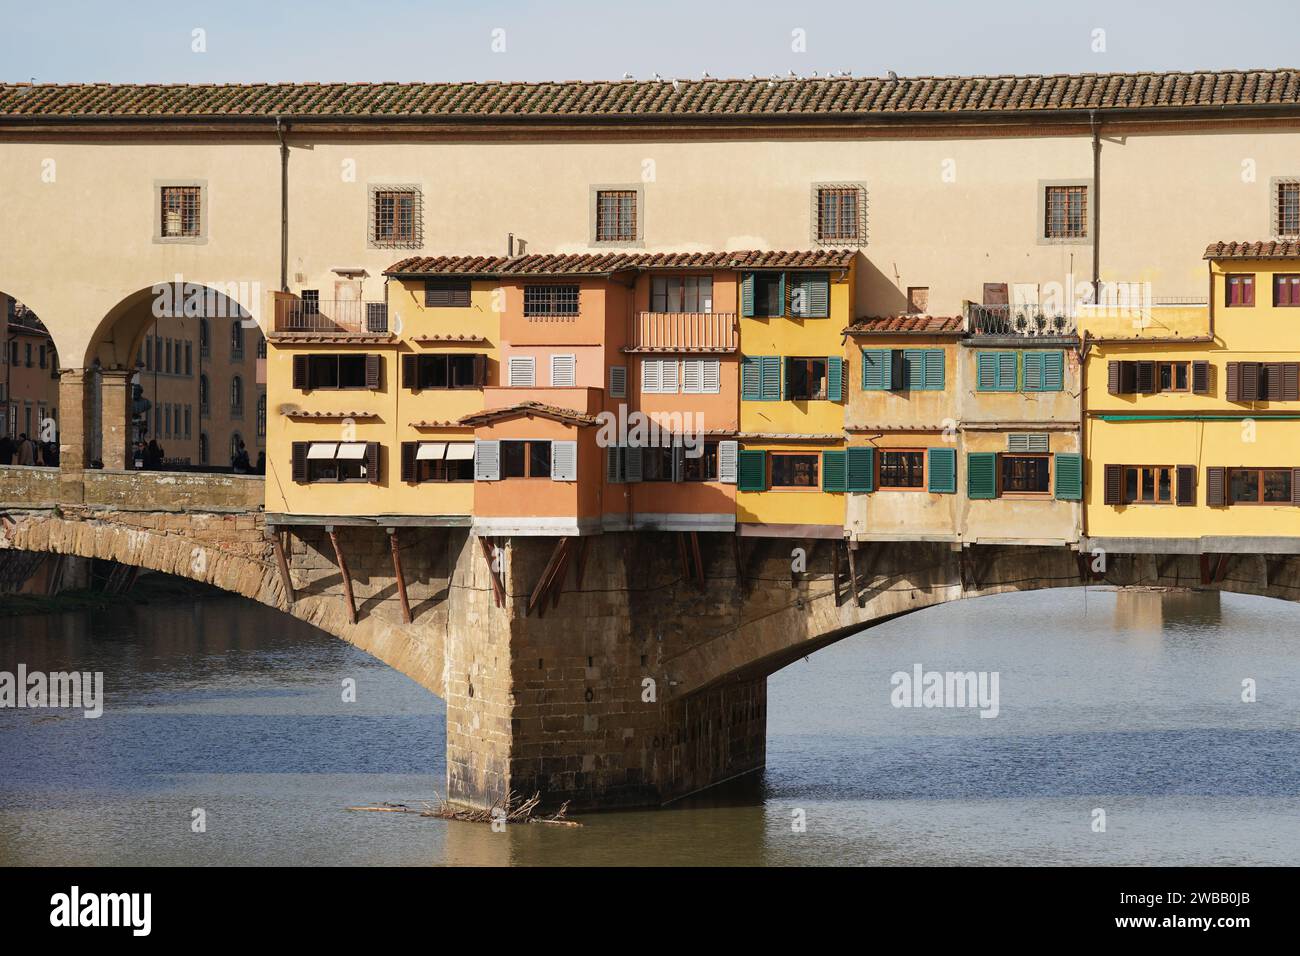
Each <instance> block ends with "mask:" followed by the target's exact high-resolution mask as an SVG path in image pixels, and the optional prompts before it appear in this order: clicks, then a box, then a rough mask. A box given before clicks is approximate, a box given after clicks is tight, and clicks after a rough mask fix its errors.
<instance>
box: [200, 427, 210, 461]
mask: <svg viewBox="0 0 1300 956" xmlns="http://www.w3.org/2000/svg"><path fill="white" fill-rule="evenodd" d="M207 463H208V433H207V432H203V433H201V434H200V435H199V464H200V465H206V464H207Z"/></svg>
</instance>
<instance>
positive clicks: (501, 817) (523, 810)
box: [347, 790, 582, 827]
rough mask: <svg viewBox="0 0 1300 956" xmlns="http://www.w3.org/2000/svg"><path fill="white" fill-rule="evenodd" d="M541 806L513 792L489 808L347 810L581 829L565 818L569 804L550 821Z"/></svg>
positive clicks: (376, 806)
mask: <svg viewBox="0 0 1300 956" xmlns="http://www.w3.org/2000/svg"><path fill="white" fill-rule="evenodd" d="M541 802H542V795H541V794H540V793H534V794H533V795H532V796H531V797H529V798H528V799H527V800H520V798H519V795H518V794H517V793H515V792H514V791H513V790H512V791H511V792H510V793H509V794H507V795H506V798H505V799H504V800H498V801H497V802H496V803H494V804H492V806H490V807H486V808H479V809H475V808H470V807H459V806H456V805H454V804H452V803H448V802H447V801H446V800H439V801H438V804H437V806H434V805H432V804H428V803H426V804H425V805H424V807H423V808H421V809H418V810H417V809H415V808H414V807H409V806H407V805H406V804H404V803H380V804H374V805H371V806H368V807H348V808H347V809H348V810H355V811H362V812H370V813H415V814H419V815H420V816H422V817H436V818H438V819H440V820H461V821H463V822H466V823H543V824H546V825H547V826H553V827H580V826H582V824H581V823H579V822H578V821H577V820H570V819H568V818H567V817H566V816H565V814H566V813H567V812H568V809H569V802H568V801H567V800H566V801H565V802H564V803H563V804H561V805H560V809H559V810H557V811H555V813H553V814H551V816H549V817H544V816H541V815H539V814H538V813H537V807H538V805H539V804H540V803H541Z"/></svg>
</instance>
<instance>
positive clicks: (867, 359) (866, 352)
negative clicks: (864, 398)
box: [862, 349, 889, 392]
mask: <svg viewBox="0 0 1300 956" xmlns="http://www.w3.org/2000/svg"><path fill="white" fill-rule="evenodd" d="M888 378H889V350H888V349H863V350H862V390H863V391H864V392H879V391H883V390H884V389H885V387H886V384H885V383H886V381H887V379H888Z"/></svg>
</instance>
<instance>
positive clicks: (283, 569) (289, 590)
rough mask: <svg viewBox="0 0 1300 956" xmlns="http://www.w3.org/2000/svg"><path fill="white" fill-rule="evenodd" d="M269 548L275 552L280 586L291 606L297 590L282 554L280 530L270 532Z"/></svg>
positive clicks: (296, 598)
mask: <svg viewBox="0 0 1300 956" xmlns="http://www.w3.org/2000/svg"><path fill="white" fill-rule="evenodd" d="M271 549H272V550H273V551H274V552H275V566H276V567H277V568H279V570H280V586H281V587H283V588H284V596H285V599H286V600H287V601H288V602H289V606H290V607H293V604H294V602H295V601H297V600H298V592H297V591H295V590H294V589H293V578H292V577H291V576H290V575H289V561H288V559H287V558H286V557H285V556H284V542H282V541H281V540H280V531H279V529H276V530H274V531H272V532H271Z"/></svg>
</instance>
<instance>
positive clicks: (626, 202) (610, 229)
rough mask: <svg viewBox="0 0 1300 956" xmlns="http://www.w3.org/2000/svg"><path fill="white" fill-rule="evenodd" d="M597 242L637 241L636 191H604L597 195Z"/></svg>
mask: <svg viewBox="0 0 1300 956" xmlns="http://www.w3.org/2000/svg"><path fill="white" fill-rule="evenodd" d="M596 241H597V242H635V241H636V191H635V190H632V189H604V190H600V191H598V192H597V193H596Z"/></svg>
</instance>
